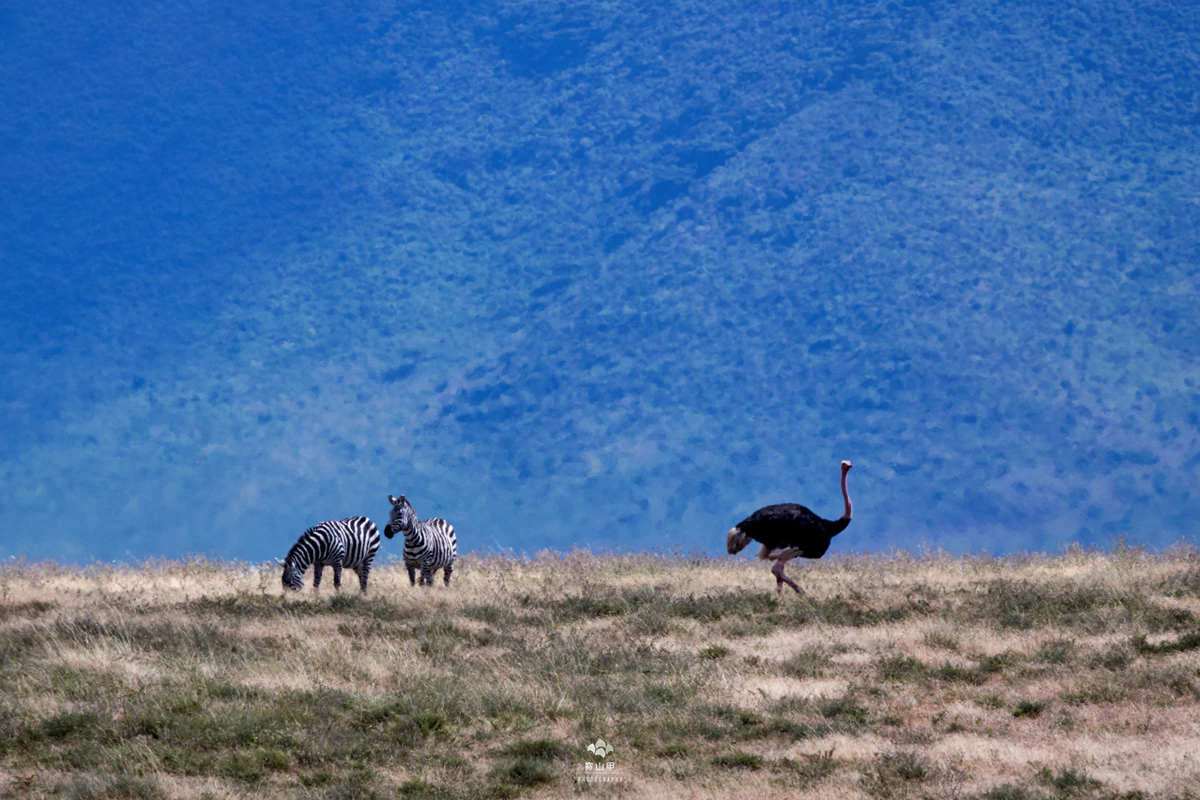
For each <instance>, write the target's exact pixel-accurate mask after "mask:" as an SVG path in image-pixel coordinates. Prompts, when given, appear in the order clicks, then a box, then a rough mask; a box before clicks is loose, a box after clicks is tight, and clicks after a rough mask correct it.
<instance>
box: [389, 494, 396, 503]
mask: <svg viewBox="0 0 1200 800" xmlns="http://www.w3.org/2000/svg"><path fill="white" fill-rule="evenodd" d="M388 500H389V501H390V502H391V504H392V505H396V498H394V497H392V496H391V495H390V494H389V495H388Z"/></svg>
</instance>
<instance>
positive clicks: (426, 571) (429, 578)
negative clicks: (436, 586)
mask: <svg viewBox="0 0 1200 800" xmlns="http://www.w3.org/2000/svg"><path fill="white" fill-rule="evenodd" d="M421 585H422V586H433V570H431V569H430V568H429V565H428V564H422V565H421Z"/></svg>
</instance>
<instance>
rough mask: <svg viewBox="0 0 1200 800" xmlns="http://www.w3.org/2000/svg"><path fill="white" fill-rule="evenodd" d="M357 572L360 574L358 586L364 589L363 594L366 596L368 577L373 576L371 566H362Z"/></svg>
mask: <svg viewBox="0 0 1200 800" xmlns="http://www.w3.org/2000/svg"><path fill="white" fill-rule="evenodd" d="M355 572H357V573H358V585H359V587H360V588H361V589H362V593H363V594H366V593H367V576H368V575H370V574H371V565H370V564H360V565H359V567H358V569H356V570H355Z"/></svg>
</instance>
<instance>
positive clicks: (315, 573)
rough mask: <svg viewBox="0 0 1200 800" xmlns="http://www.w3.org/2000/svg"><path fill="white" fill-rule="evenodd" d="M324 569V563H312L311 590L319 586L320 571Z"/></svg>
mask: <svg viewBox="0 0 1200 800" xmlns="http://www.w3.org/2000/svg"><path fill="white" fill-rule="evenodd" d="M324 570H325V565H324V564H313V591H314V592H315V591H316V590H317V589H320V588H321V573H322V572H323V571H324Z"/></svg>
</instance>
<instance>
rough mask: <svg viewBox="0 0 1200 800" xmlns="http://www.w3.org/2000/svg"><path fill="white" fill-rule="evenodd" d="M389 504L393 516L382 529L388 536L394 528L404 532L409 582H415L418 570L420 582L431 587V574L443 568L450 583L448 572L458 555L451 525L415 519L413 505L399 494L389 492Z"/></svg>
mask: <svg viewBox="0 0 1200 800" xmlns="http://www.w3.org/2000/svg"><path fill="white" fill-rule="evenodd" d="M388 500H390V501H391V503H392V515H391V517H390V518H389V519H388V524H387V526H386V527H384V529H383V535H384V536H386V537H388V538H389V539H390V538H392V537H393V536H395V535H396V532H397V531H402V532H403V533H404V566H405V567H407V568H408V581H409V583H411V584H413V585H414V586H415V585H416V583H417V578H416V574H415V573H416V570H417V568H418V567H420V569H421V585H422V586H433V573H434V572H436V571H437V570H439V569H443V568H444V569H445V572H444V573H443V577H444V579H445V581H446V585H447V586H449V585H450V573H451V572H453V571H454V559H456V558H458V540H457V539H455V537H454V526H453V525H451V524H450V523H449V522H446V520H444V519H437V518H434V519H427V520H425V521H423V522H422V521H420V520H418V519H417V512H416V511H414V510H413V507H412V504H411V503H409V502H408V500H406V499H405V498H404V495H400V499H396V498H395V497H392V496H391V495H390V494H389V495H388Z"/></svg>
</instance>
